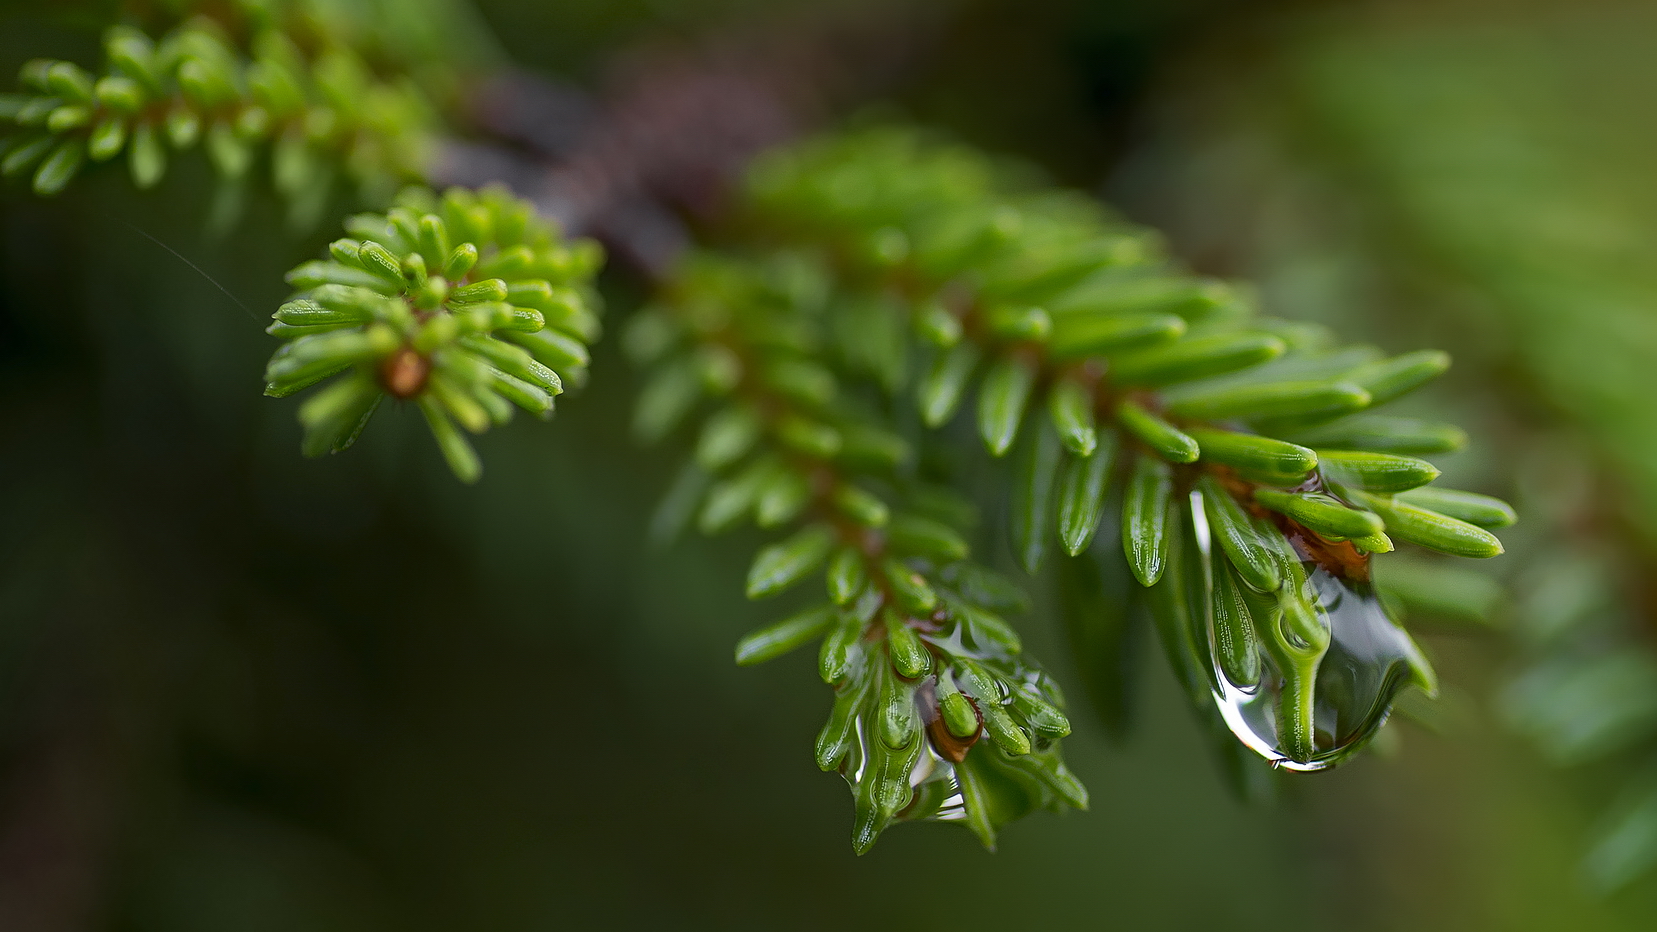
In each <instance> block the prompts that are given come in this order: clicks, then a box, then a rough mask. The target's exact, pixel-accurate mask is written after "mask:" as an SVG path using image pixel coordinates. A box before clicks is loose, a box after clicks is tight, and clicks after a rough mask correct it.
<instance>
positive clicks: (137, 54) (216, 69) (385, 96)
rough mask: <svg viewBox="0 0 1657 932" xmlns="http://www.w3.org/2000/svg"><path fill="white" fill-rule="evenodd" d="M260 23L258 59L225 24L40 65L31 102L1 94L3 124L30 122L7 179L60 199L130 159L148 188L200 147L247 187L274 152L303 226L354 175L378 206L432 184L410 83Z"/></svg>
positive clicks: (428, 116) (127, 34)
mask: <svg viewBox="0 0 1657 932" xmlns="http://www.w3.org/2000/svg"><path fill="white" fill-rule="evenodd" d="M254 28H256V29H257V32H256V33H255V35H254V37H253V39H252V41H251V43H250V44H251V49H250V51H249V53H244V52H243V51H242V50H240V49H238V48H237V47H236V45H237V43H236V40H235V39H234V38H233V37H232V36H231V35H230V34H229V33H228V32H227V30H226V27H225V26H224V25H223V24H221V23H219V22H218V21H215V20H210V19H205V18H196V19H191V20H189V21H188V22H186V23H185V24H184V25H182V26H180V27H178V28H176V29H173V30H171V31H169V32H168V33H167V34H166V35H165V36H164V37H163V38H162V39H161V40H160V41H159V42H156V41H152V40H151V39H150V38H149V37H148V36H146V35H145V34H143V33H142V32H139V31H137V30H135V29H132V28H129V27H124V26H118V27H114V28H112V29H111V30H110V31H109V32H108V34H107V35H106V37H105V40H104V46H105V56H106V65H105V69H104V72H103V73H101V74H94V73H92V72H90V71H88V70H86V69H85V68H82V67H80V66H79V65H76V64H74V63H73V62H67V61H51V60H48V59H36V60H34V61H31V62H29V63H28V64H26V65H25V66H24V67H23V73H22V78H21V81H22V84H23V93H19V94H12V95H6V96H5V97H0V117H4V118H6V119H8V120H10V121H12V122H14V123H16V125H17V127H18V130H17V131H16V132H14V133H12V134H11V135H9V136H8V138H7V139H6V140H5V149H4V156H3V158H0V175H4V176H6V177H12V176H16V175H19V174H22V173H24V172H32V173H33V179H34V184H33V187H34V190H35V192H36V193H37V194H42V195H52V194H57V193H58V192H60V191H62V190H63V189H64V187H65V186H67V185H68V184H69V182H70V181H71V180H72V179H73V178H74V177H75V175H76V173H78V172H79V171H80V169H81V167H82V166H83V165H84V164H85V162H86V161H87V160H88V159H91V160H92V161H93V162H103V161H108V160H111V159H113V158H115V157H116V156H119V155H121V154H122V153H123V152H125V153H126V155H127V162H128V166H129V169H130V173H131V175H132V179H133V181H134V182H135V183H136V184H137V185H138V186H139V187H140V188H149V187H152V186H154V185H155V184H156V183H157V182H159V181H160V180H161V179H162V177H163V176H164V175H165V174H166V171H167V162H168V159H169V155H168V152H169V150H172V151H174V152H176V151H179V150H185V149H189V148H191V147H193V146H195V145H196V144H197V143H198V142H200V143H202V144H203V145H204V146H205V148H206V151H207V154H208V156H209V159H210V160H211V162H212V163H213V167H214V168H215V169H216V170H217V171H218V172H219V173H220V174H221V175H223V176H224V178H225V179H226V180H227V181H228V182H230V183H231V184H238V183H240V182H241V181H242V180H243V179H244V178H245V176H246V175H247V174H248V173H249V171H250V170H251V169H252V168H253V166H254V162H255V156H256V153H257V151H258V149H260V148H264V147H267V146H268V148H269V150H270V153H271V156H270V171H271V177H272V181H273V182H274V185H275V187H276V190H278V191H279V192H281V193H282V194H283V195H284V196H286V197H287V198H288V199H289V200H290V201H291V202H292V203H293V218H294V220H295V222H296V224H297V225H300V226H309V225H311V224H313V223H315V222H316V221H317V219H318V218H319V215H320V213H321V211H322V209H323V208H324V207H325V206H326V205H327V203H328V196H329V189H330V186H331V185H332V184H333V181H334V179H335V177H336V176H337V175H338V174H340V173H341V171H342V170H343V172H344V173H345V174H346V175H348V176H349V177H351V178H352V179H353V180H354V181H355V182H356V183H357V185H358V186H360V187H361V188H362V189H364V192H365V194H366V195H367V199H368V200H370V201H373V200H384V199H385V198H386V197H388V196H389V193H390V190H391V189H393V188H394V187H395V186H396V185H397V184H398V183H400V182H403V181H407V180H411V179H419V178H421V177H423V171H424V161H425V159H426V157H427V156H426V154H425V151H424V150H425V148H426V147H427V146H429V138H428V137H429V135H430V134H431V132H432V121H433V115H432V113H431V106H430V105H429V104H428V103H427V102H426V101H425V98H424V97H423V95H422V94H421V93H420V92H419V91H418V90H417V89H416V88H415V87H414V86H413V84H412V82H410V81H408V80H406V79H405V80H403V81H400V82H399V81H382V80H379V79H378V78H377V77H376V76H375V75H374V74H373V73H372V72H371V71H370V70H369V67H368V65H367V64H366V63H365V62H364V61H363V60H362V59H361V57H360V56H359V55H358V53H357V52H356V51H355V50H353V49H352V48H351V47H350V46H349V45H348V44H345V43H343V42H342V41H340V40H339V39H338V38H337V37H335V36H333V35H332V34H331V33H329V32H327V31H326V30H324V31H322V33H321V41H322V42H324V43H325V44H324V45H323V46H322V48H321V49H320V50H318V51H312V52H309V53H308V52H306V51H304V50H302V49H301V47H300V45H299V44H298V43H297V42H296V39H304V38H312V39H313V41H314V40H315V37H314V36H297V35H292V34H290V33H288V32H285V31H283V30H282V29H281V28H280V27H279V26H273V25H260V26H256V27H254Z"/></svg>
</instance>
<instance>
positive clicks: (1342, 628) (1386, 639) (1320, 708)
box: [1194, 502, 1437, 771]
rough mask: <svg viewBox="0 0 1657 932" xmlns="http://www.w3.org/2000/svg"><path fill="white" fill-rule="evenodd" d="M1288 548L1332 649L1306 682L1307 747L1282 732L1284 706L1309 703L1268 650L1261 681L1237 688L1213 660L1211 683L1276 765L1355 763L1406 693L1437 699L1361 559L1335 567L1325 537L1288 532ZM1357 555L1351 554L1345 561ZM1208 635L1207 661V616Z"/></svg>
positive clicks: (1240, 727) (1242, 736)
mask: <svg viewBox="0 0 1657 932" xmlns="http://www.w3.org/2000/svg"><path fill="white" fill-rule="evenodd" d="M1196 504H1197V507H1196V508H1195V509H1194V511H1195V515H1194V517H1195V519H1196V523H1197V538H1198V541H1199V543H1200V544H1202V545H1203V549H1204V550H1207V549H1208V547H1207V546H1206V545H1207V543H1208V542H1207V536H1208V535H1207V533H1206V532H1207V528H1206V525H1205V522H1203V520H1202V509H1201V505H1200V502H1199V503H1196ZM1308 533H1309V532H1308ZM1290 542H1291V543H1293V544H1294V545H1295V549H1296V550H1297V552H1299V554H1300V555H1301V557H1302V558H1303V563H1302V567H1303V568H1304V570H1305V579H1304V582H1302V583H1300V585H1301V586H1302V587H1303V588H1302V593H1303V595H1304V597H1305V598H1304V602H1305V603H1306V604H1309V605H1310V606H1311V607H1312V608H1313V609H1314V610H1315V613H1316V619H1317V623H1318V624H1319V625H1321V626H1322V628H1323V630H1324V631H1326V632H1327V633H1328V648H1327V649H1326V650H1325V651H1324V652H1323V654H1322V657H1321V658H1319V659H1317V660H1316V661H1315V664H1316V666H1315V673H1314V674H1313V675H1312V676H1311V678H1310V682H1311V687H1312V692H1311V696H1310V703H1311V707H1312V710H1313V712H1312V723H1313V727H1312V734H1311V743H1310V747H1309V748H1306V747H1305V746H1302V747H1300V748H1295V749H1294V750H1291V748H1293V743H1292V741H1290V740H1289V738H1288V736H1287V735H1285V734H1283V729H1284V728H1285V727H1286V723H1287V722H1288V721H1290V720H1292V717H1293V715H1292V712H1291V711H1289V710H1286V709H1284V708H1282V706H1283V705H1284V704H1285V703H1293V702H1295V701H1296V699H1297V698H1305V697H1304V696H1303V694H1301V693H1299V690H1298V689H1297V686H1296V675H1295V674H1294V672H1293V671H1291V670H1287V669H1285V668H1284V665H1283V664H1281V663H1279V662H1278V661H1276V660H1274V659H1273V657H1272V653H1271V651H1267V650H1261V651H1260V666H1259V679H1258V682H1256V683H1253V684H1247V685H1238V684H1235V683H1233V682H1231V681H1230V680H1228V679H1227V678H1226V676H1225V674H1224V672H1223V671H1221V669H1220V668H1219V665H1218V664H1217V663H1215V664H1213V665H1212V672H1211V677H1210V686H1211V688H1212V691H1213V695H1214V701H1215V703H1216V705H1218V707H1219V710H1220V714H1221V716H1222V717H1223V718H1224V719H1225V723H1226V725H1227V726H1228V727H1229V728H1230V729H1231V731H1232V733H1233V734H1235V735H1236V736H1237V738H1238V739H1239V740H1240V741H1242V742H1243V743H1244V744H1245V745H1247V746H1248V747H1249V748H1251V749H1253V750H1254V751H1255V752H1256V753H1258V754H1260V756H1262V757H1264V758H1265V759H1266V760H1268V761H1270V762H1271V764H1272V766H1274V767H1281V768H1283V769H1285V770H1294V771H1313V770H1324V769H1327V768H1329V767H1333V766H1335V765H1336V764H1339V763H1341V762H1343V761H1345V760H1347V759H1348V758H1350V757H1352V756H1353V755H1354V754H1356V753H1357V752H1358V751H1359V750H1360V749H1362V748H1363V746H1364V745H1365V744H1367V743H1368V742H1369V740H1370V739H1371V738H1373V737H1374V736H1375V733H1376V732H1377V731H1379V730H1380V728H1381V726H1382V725H1384V724H1386V720H1387V716H1388V715H1390V714H1391V712H1392V704H1393V701H1394V700H1395V699H1396V698H1397V697H1398V694H1399V693H1400V692H1401V691H1402V690H1404V689H1405V688H1406V687H1408V686H1411V685H1415V686H1419V687H1420V688H1422V689H1423V690H1425V691H1427V692H1428V693H1429V694H1433V693H1435V692H1436V691H1437V684H1436V681H1435V678H1434V675H1433V672H1432V667H1431V666H1430V665H1429V664H1428V663H1427V660H1426V658H1425V657H1424V656H1423V655H1422V653H1421V650H1420V648H1419V647H1417V646H1416V644H1415V642H1414V641H1413V640H1411V639H1410V636H1409V634H1408V633H1407V632H1405V631H1404V629H1403V628H1401V627H1399V626H1398V624H1397V623H1396V622H1394V621H1393V620H1392V618H1391V617H1390V616H1388V614H1387V612H1386V609H1385V608H1384V607H1383V606H1382V604H1381V600H1380V598H1379V597H1377V595H1376V594H1375V590H1374V587H1373V586H1372V585H1371V584H1370V581H1369V558H1368V557H1367V556H1364V557H1359V558H1357V559H1351V558H1350V557H1349V558H1348V559H1346V560H1342V561H1331V560H1328V559H1325V556H1326V555H1325V554H1323V553H1319V552H1318V551H1319V550H1321V549H1323V548H1325V547H1327V546H1328V542H1326V541H1321V540H1319V541H1307V540H1299V539H1295V538H1294V537H1292V536H1291V540H1290ZM1309 543H1310V544H1311V546H1308V544H1309ZM1320 545H1321V546H1320ZM1343 546H1344V545H1343ZM1357 556H1358V555H1357V552H1356V551H1352V553H1351V557H1357ZM1285 585H1290V583H1288V582H1286V583H1285ZM1257 624H1258V621H1257ZM1208 635H1209V646H1210V656H1215V655H1216V652H1215V650H1214V646H1215V641H1214V637H1215V634H1214V625H1213V622H1212V619H1210V624H1209V632H1208ZM1308 751H1309V752H1310V753H1308Z"/></svg>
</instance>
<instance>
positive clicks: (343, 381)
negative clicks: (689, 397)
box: [265, 188, 603, 482]
mask: <svg viewBox="0 0 1657 932" xmlns="http://www.w3.org/2000/svg"><path fill="white" fill-rule="evenodd" d="M398 200H399V203H398V206H396V207H393V208H392V209H391V210H390V211H389V212H388V213H386V214H360V215H358V216H355V217H351V218H350V219H348V220H347V221H346V230H347V232H349V233H351V234H352V238H347V239H340V240H336V241H335V242H334V243H332V244H331V245H330V246H329V254H330V258H328V259H325V260H320V261H315V262H307V263H304V264H303V265H300V266H298V267H297V268H295V269H294V270H293V271H291V272H289V273H288V281H289V283H290V284H292V285H294V286H295V287H296V288H298V289H299V290H298V291H297V292H296V293H295V294H294V296H293V298H292V299H291V300H289V301H288V303H286V304H284V305H282V307H281V308H279V309H278V310H277V311H276V313H275V314H274V315H272V316H273V317H274V318H275V320H276V322H275V323H273V324H271V326H270V327H269V328H268V330H267V331H266V332H268V333H270V334H271V335H273V336H276V337H279V338H281V339H283V340H286V341H287V342H286V343H285V344H284V345H283V346H282V347H281V348H280V349H278V350H277V351H276V353H275V354H274V355H273V356H272V357H271V360H270V363H269V365H268V366H267V367H266V370H265V378H266V381H267V383H268V384H267V385H266V387H265V394H267V395H271V396H274V397H284V396H287V395H291V394H294V393H296V392H299V391H303V390H304V389H306V388H309V387H311V386H312V385H315V384H317V383H319V382H322V381H324V380H326V379H329V378H331V377H333V376H335V375H339V376H340V377H339V378H337V379H335V380H334V381H333V382H331V383H330V384H329V385H327V386H326V387H324V388H323V389H321V390H320V391H318V392H317V393H316V394H314V395H312V396H311V397H310V398H309V399H308V400H307V401H306V402H305V403H304V404H303V405H301V407H300V409H299V419H300V422H301V423H302V424H304V426H305V439H304V444H303V449H304V452H305V453H306V455H308V456H318V455H321V454H323V453H328V452H339V451H341V450H344V449H346V448H347V447H349V446H351V444H353V443H355V442H356V439H357V437H358V435H360V434H361V433H362V430H363V428H364V427H365V426H367V424H368V421H369V419H370V418H372V417H373V415H374V412H375V411H376V410H377V409H378V408H379V405H380V402H381V401H383V400H384V399H385V397H386V396H387V395H389V396H391V397H392V398H395V399H396V400H398V401H413V402H414V403H415V404H417V405H418V406H419V407H420V411H421V413H422V414H424V415H425V418H426V421H427V423H428V424H429V425H430V427H431V431H432V435H433V436H434V437H435V438H436V440H437V443H438V446H439V447H440V448H441V449H442V452H443V455H444V458H445V459H447V461H448V463H449V467H450V468H451V469H453V470H454V473H455V475H456V476H458V477H459V478H460V479H461V480H462V481H465V482H473V481H476V479H477V478H478V476H479V475H480V474H481V472H482V465H481V463H479V461H478V458H477V454H476V452H475V451H473V449H472V446H471V444H470V443H468V442H467V440H466V439H465V437H464V436H463V435H462V434H461V432H460V431H459V430H458V429H457V428H456V422H458V423H459V425H460V426H461V427H464V428H465V429H466V430H468V431H470V432H472V433H480V432H482V431H484V430H486V429H487V428H488V427H489V426H490V425H492V424H504V423H506V422H507V421H509V420H511V418H512V412H513V408H514V406H516V407H518V408H522V409H524V410H526V411H529V412H530V413H532V414H536V415H540V416H542V417H550V416H551V414H552V410H553V397H554V396H555V395H558V394H559V393H561V392H562V391H563V390H564V388H563V386H564V382H566V381H569V382H571V383H572V384H576V385H579V384H581V383H582V382H584V381H585V379H586V374H587V364H588V354H587V348H586V345H587V344H588V343H590V342H592V341H593V340H595V339H597V338H598V335H599V330H600V325H599V319H598V310H599V308H600V307H601V304H600V302H599V300H598V297H597V293H596V292H595V291H594V290H593V288H592V278H593V275H594V274H595V273H596V272H597V270H598V266H599V264H600V263H601V262H602V261H603V256H602V251H601V250H600V249H599V247H598V244H597V243H594V242H593V241H591V240H576V241H573V242H569V241H564V240H563V239H562V238H561V237H560V236H559V234H558V232H557V230H556V229H554V228H553V227H552V226H551V225H550V224H548V223H546V222H545V221H543V220H541V219H540V218H539V217H537V216H536V214H535V213H534V210H533V208H531V207H530V205H529V204H528V203H526V202H524V201H521V200H519V199H517V198H514V197H512V196H511V195H510V194H508V193H507V192H506V191H505V190H504V189H499V188H491V189H486V190H484V191H483V192H482V193H481V194H473V193H472V192H470V191H466V190H464V189H459V188H454V189H450V190H449V191H447V192H445V193H444V194H443V196H442V197H441V198H438V197H436V196H435V195H433V194H432V193H431V192H429V191H426V190H424V189H411V190H409V191H406V192H404V194H403V195H402V196H401V197H400V198H399V199H398Z"/></svg>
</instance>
